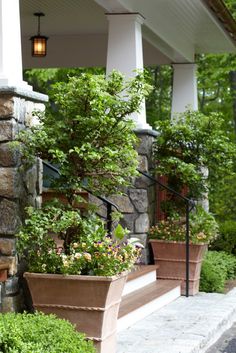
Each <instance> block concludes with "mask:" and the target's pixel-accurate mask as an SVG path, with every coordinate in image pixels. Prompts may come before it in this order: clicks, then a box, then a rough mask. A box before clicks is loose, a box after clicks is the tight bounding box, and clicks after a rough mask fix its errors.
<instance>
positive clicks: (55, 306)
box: [24, 273, 127, 353]
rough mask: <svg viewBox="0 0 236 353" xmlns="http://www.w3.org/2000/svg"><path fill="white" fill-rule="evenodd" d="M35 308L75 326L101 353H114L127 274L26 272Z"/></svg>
mask: <svg viewBox="0 0 236 353" xmlns="http://www.w3.org/2000/svg"><path fill="white" fill-rule="evenodd" d="M24 277H25V278H26V280H27V283H28V286H29V289H30V292H31V296H32V300H33V306H34V308H35V309H36V310H38V311H42V312H44V313H46V314H49V313H53V314H55V315H57V316H58V317H60V318H63V319H67V320H69V321H70V322H71V323H72V324H75V325H76V328H77V330H78V331H81V332H84V333H85V334H86V336H87V337H88V338H89V339H92V340H93V341H94V343H95V346H96V348H97V352H99V353H115V350H116V348H115V347H116V326H117V316H118V311H119V306H120V301H121V295H122V291H123V288H124V285H125V281H126V277H127V274H126V273H125V274H122V275H120V276H111V277H103V276H80V275H78V276H77V275H67V276H64V275H54V274H40V273H25V274H24Z"/></svg>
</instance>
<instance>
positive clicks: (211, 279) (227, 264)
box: [200, 251, 236, 293]
mask: <svg viewBox="0 0 236 353" xmlns="http://www.w3.org/2000/svg"><path fill="white" fill-rule="evenodd" d="M234 278H236V257H235V256H233V255H230V254H227V253H225V252H217V251H208V252H207V254H206V256H205V258H204V260H203V263H202V269H201V279H200V290H201V291H203V292H219V293H222V292H223V291H224V287H225V282H226V280H228V279H234Z"/></svg>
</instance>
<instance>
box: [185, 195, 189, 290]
mask: <svg viewBox="0 0 236 353" xmlns="http://www.w3.org/2000/svg"><path fill="white" fill-rule="evenodd" d="M185 240H186V294H185V295H186V297H188V296H189V201H186V239H185Z"/></svg>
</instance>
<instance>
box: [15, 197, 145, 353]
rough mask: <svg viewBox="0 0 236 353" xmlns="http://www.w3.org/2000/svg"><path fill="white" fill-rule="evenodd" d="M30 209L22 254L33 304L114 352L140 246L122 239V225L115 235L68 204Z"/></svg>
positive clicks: (21, 242)
mask: <svg viewBox="0 0 236 353" xmlns="http://www.w3.org/2000/svg"><path fill="white" fill-rule="evenodd" d="M27 212H28V218H27V220H26V223H25V226H24V227H22V229H21V231H20V232H19V234H18V253H19V255H20V257H21V259H22V260H25V262H26V263H27V269H28V272H25V273H24V277H25V278H26V280H27V283H28V286H29V289H30V293H31V296H32V301H33V306H34V308H35V309H36V310H39V311H42V312H44V313H47V314H49V313H53V314H56V315H57V316H58V317H61V318H64V319H68V320H69V321H70V322H72V323H73V324H75V325H76V328H77V330H78V331H81V332H84V333H86V335H87V337H89V338H90V339H92V340H93V341H94V342H95V343H96V347H97V350H98V351H101V352H106V351H108V350H109V351H110V352H113V351H114V349H115V331H116V321H117V315H118V310H119V304H120V301H121V295H122V291H123V287H124V284H125V280H126V276H127V271H128V270H130V269H131V268H132V266H133V265H134V263H135V262H136V261H137V260H138V257H139V255H140V247H139V246H138V245H137V244H136V243H134V244H133V243H132V239H131V240H129V241H124V240H123V239H122V238H123V235H124V234H125V232H124V231H122V228H121V227H120V226H118V228H117V229H116V230H115V231H114V238H113V239H112V238H111V237H110V236H108V235H107V233H106V229H105V227H104V224H103V222H102V221H101V220H100V219H99V218H98V217H96V216H95V215H94V214H90V215H89V217H86V218H83V217H81V215H80V213H79V211H76V210H73V209H71V208H69V207H68V206H59V205H52V204H48V205H44V206H43V207H42V208H41V209H33V208H32V207H30V208H28V210H27ZM52 235H53V236H52ZM61 241H62V242H61Z"/></svg>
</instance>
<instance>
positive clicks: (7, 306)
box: [0, 87, 47, 312]
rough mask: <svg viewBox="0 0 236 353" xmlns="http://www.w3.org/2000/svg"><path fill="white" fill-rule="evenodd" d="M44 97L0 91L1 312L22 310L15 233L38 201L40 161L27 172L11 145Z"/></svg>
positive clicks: (31, 121)
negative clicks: (26, 211)
mask: <svg viewBox="0 0 236 353" xmlns="http://www.w3.org/2000/svg"><path fill="white" fill-rule="evenodd" d="M46 100H47V97H46V96H44V95H41V94H37V93H34V92H31V91H30V94H28V93H27V92H21V91H19V90H17V89H16V88H7V87H2V88H0V311H2V312H7V311H17V310H20V309H21V306H22V302H21V293H20V290H19V284H18V262H17V254H16V240H15V234H16V232H17V230H18V229H19V226H20V225H21V224H22V221H23V219H24V209H25V207H26V206H28V205H34V206H37V205H39V204H40V202H41V191H42V190H41V189H42V186H41V184H42V182H41V179H42V166H41V162H40V161H36V164H35V165H34V166H33V167H32V168H31V169H30V170H28V171H27V172H24V171H23V169H22V161H21V158H20V154H19V151H18V150H16V149H14V148H13V147H12V145H11V143H12V141H14V140H15V139H16V136H17V134H18V132H19V131H21V130H22V129H25V128H27V126H30V125H31V124H33V123H34V117H33V114H32V112H33V111H34V110H38V109H40V110H42V109H43V104H42V101H46Z"/></svg>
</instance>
